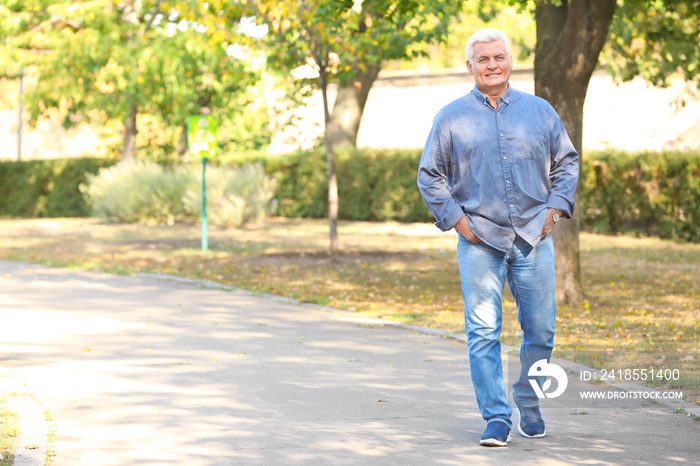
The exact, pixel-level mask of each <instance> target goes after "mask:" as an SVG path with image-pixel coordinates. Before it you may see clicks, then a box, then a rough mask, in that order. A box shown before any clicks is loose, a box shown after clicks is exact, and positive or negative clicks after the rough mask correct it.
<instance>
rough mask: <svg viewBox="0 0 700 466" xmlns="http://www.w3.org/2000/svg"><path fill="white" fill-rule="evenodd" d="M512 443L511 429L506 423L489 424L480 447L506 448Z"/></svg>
mask: <svg viewBox="0 0 700 466" xmlns="http://www.w3.org/2000/svg"><path fill="white" fill-rule="evenodd" d="M508 442H510V429H509V428H508V426H507V425H506V423H505V422H500V421H494V422H489V423H488V425H487V426H486V430H485V431H484V435H482V436H481V441H479V445H484V446H486V447H505V446H506V445H508Z"/></svg>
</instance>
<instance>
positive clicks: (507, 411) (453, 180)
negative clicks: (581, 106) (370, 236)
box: [418, 29, 578, 446]
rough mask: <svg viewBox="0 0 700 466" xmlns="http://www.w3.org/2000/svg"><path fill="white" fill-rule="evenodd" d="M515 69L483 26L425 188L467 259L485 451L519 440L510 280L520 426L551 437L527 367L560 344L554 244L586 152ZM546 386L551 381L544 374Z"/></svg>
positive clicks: (429, 148) (438, 128) (498, 38)
mask: <svg viewBox="0 0 700 466" xmlns="http://www.w3.org/2000/svg"><path fill="white" fill-rule="evenodd" d="M512 68H513V61H512V58H511V49H510V43H509V41H508V38H507V37H506V35H505V33H503V31H499V30H496V29H481V30H479V31H477V32H475V33H474V34H473V35H472V36H471V37H470V38H469V41H468V42H467V69H468V70H469V73H470V74H472V75H473V76H474V81H475V83H476V85H475V86H474V88H473V89H472V91H471V92H470V93H469V94H467V95H465V96H463V97H462V98H460V99H457V100H455V101H454V102H452V103H450V104H448V105H447V106H446V107H444V108H443V109H442V110H441V111H440V112H439V113H438V115H437V116H436V117H435V121H434V122H433V127H432V129H431V132H430V135H429V137H428V140H427V142H426V145H425V149H424V151H423V156H422V158H421V161H420V167H419V170H418V187H419V188H420V191H421V194H422V195H423V199H424V200H425V202H426V204H427V205H428V208H429V209H430V211H431V212H432V214H433V215H434V216H435V219H436V220H437V222H436V223H435V225H437V227H438V228H440V229H441V230H443V231H447V230H450V229H452V228H454V229H455V230H457V232H459V241H458V247H457V259H458V263H459V271H460V278H461V281H462V295H463V297H464V315H465V324H466V331H467V338H468V347H469V366H470V370H471V375H472V382H473V385H474V391H475V393H476V399H477V403H478V405H479V410H480V411H481V415H482V417H483V418H484V420H486V422H487V425H486V430H485V432H484V434H483V435H482V437H481V441H480V444H481V445H486V446H505V445H507V444H508V442H509V441H510V430H511V428H512V427H513V425H512V422H511V419H510V417H511V413H512V410H511V408H510V406H509V403H508V399H507V397H506V393H505V387H504V383H503V368H502V363H501V343H500V333H501V309H502V308H501V304H502V303H501V299H502V294H503V289H504V286H505V281H506V280H508V284H509V285H510V289H511V292H512V293H513V297H514V298H515V301H516V303H517V306H518V321H519V322H520V326H521V328H522V345H521V351H520V360H521V363H522V372H521V374H520V378H519V380H517V381H516V383H515V384H513V399H514V402H515V405H516V408H517V411H518V413H519V420H518V431H519V432H520V433H521V434H522V435H523V436H525V437H531V438H538V437H544V435H545V433H546V431H545V425H544V420H543V419H542V415H541V413H540V410H539V399H538V398H537V395H536V394H535V392H534V390H533V387H532V385H530V383H529V380H528V376H527V373H528V370H529V369H530V366H532V364H533V363H535V362H536V361H538V360H540V359H546V360H547V361H549V359H550V357H551V354H552V347H553V345H554V320H555V314H556V304H555V297H554V246H553V243H552V236H551V234H550V233H551V231H552V228H553V227H554V225H555V224H556V223H557V222H558V221H559V219H560V218H562V217H563V218H570V217H571V215H572V214H573V210H574V193H575V192H576V183H577V180H578V154H577V153H576V150H575V149H574V147H573V145H572V144H571V141H570V140H569V137H568V135H567V134H566V130H565V129H564V125H563V124H562V121H561V119H560V118H559V116H558V115H557V113H556V112H555V111H554V109H553V108H552V107H551V106H550V105H549V104H548V103H547V102H546V101H544V100H543V99H540V98H539V97H535V96H532V95H529V94H525V93H522V92H519V91H517V90H515V89H513V88H512V87H510V85H509V83H508V79H509V77H510V70H511V69H512ZM536 380H537V382H538V383H539V384H540V387H541V386H542V384H543V382H544V378H543V377H537V378H536Z"/></svg>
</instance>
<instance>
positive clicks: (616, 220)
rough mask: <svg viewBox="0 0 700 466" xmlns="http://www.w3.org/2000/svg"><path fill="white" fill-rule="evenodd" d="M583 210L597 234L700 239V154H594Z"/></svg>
mask: <svg viewBox="0 0 700 466" xmlns="http://www.w3.org/2000/svg"><path fill="white" fill-rule="evenodd" d="M579 208H580V210H581V219H582V222H583V224H584V226H585V228H588V229H590V230H592V231H594V232H596V233H629V232H637V233H643V234H647V235H658V236H660V237H661V238H672V239H676V238H680V239H686V240H688V241H694V242H700V153H692V152H675V153H666V152H664V153H658V152H642V153H638V154H628V153H625V152H619V151H618V152H592V153H591V152H589V153H587V157H586V159H585V161H584V163H583V166H582V171H581V202H580V206H579Z"/></svg>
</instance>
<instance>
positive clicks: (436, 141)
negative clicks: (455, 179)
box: [417, 114, 465, 231]
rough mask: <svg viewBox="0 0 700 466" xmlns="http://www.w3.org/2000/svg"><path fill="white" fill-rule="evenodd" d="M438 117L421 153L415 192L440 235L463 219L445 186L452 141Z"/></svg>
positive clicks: (460, 209)
mask: <svg viewBox="0 0 700 466" xmlns="http://www.w3.org/2000/svg"><path fill="white" fill-rule="evenodd" d="M449 134H450V132H449V129H448V128H445V125H444V122H443V120H442V118H441V115H440V114H438V116H437V117H436V118H435V121H434V122H433V127H432V129H431V130H430V135H429V136H428V140H427V142H426V144H425V148H424V149H423V155H422V156H421V160H420V165H419V167H418V180H417V181H418V189H419V190H420V193H421V195H422V196H423V200H424V201H425V203H426V205H427V206H428V209H429V210H430V212H431V213H432V214H433V216H434V217H435V219H436V220H437V221H436V222H435V226H437V227H438V228H439V229H440V230H442V231H447V230H450V229H452V228H453V227H454V226H455V225H456V224H457V222H459V221H460V220H461V219H462V217H464V216H465V213H464V211H463V210H462V207H461V206H460V205H459V204H458V203H457V202H456V201H455V199H454V198H453V197H452V190H451V187H450V186H449V185H448V179H451V175H450V172H449V170H450V157H451V156H452V141H451V139H450V136H449Z"/></svg>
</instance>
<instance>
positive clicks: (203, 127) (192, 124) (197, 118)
mask: <svg viewBox="0 0 700 466" xmlns="http://www.w3.org/2000/svg"><path fill="white" fill-rule="evenodd" d="M187 144H188V145H189V147H190V154H192V155H193V156H194V157H201V158H208V159H210V158H213V157H216V149H217V143H216V117H215V116H209V115H192V116H190V117H188V118H187Z"/></svg>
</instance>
